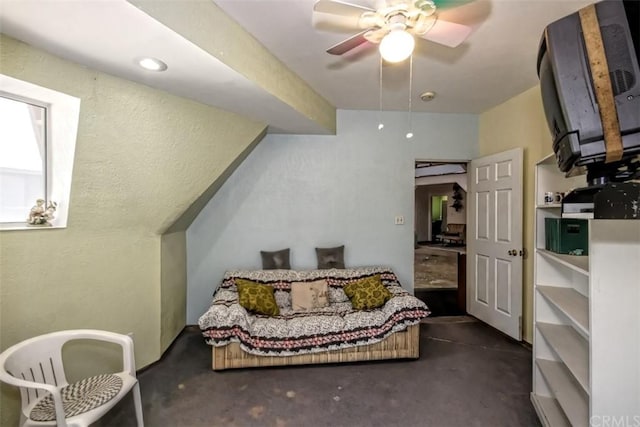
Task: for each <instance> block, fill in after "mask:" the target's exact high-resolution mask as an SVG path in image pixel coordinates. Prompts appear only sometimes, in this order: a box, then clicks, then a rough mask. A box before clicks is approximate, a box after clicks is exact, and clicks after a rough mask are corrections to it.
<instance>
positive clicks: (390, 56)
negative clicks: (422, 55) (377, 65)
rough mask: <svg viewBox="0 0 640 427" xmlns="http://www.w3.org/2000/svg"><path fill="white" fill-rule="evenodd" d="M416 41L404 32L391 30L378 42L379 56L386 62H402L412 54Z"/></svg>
mask: <svg viewBox="0 0 640 427" xmlns="http://www.w3.org/2000/svg"><path fill="white" fill-rule="evenodd" d="M415 45H416V41H415V39H414V38H413V36H412V35H411V34H409V33H407V32H406V31H404V30H393V31H391V32H390V33H389V34H387V35H386V36H384V38H383V39H382V41H381V42H380V48H379V49H380V55H382V58H383V59H384V60H385V61H387V62H402V61H404V60H405V59H407V58H408V57H410V56H411V54H412V53H413V49H414V47H415Z"/></svg>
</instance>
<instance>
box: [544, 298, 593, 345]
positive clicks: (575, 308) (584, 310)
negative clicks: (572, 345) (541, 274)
mask: <svg viewBox="0 0 640 427" xmlns="http://www.w3.org/2000/svg"><path fill="white" fill-rule="evenodd" d="M536 289H538V292H540V294H542V296H543V297H545V298H546V299H547V301H549V302H550V303H551V304H553V305H554V306H555V307H556V308H557V309H558V310H560V311H561V312H562V313H564V314H565V315H566V316H567V317H568V318H569V319H570V320H571V322H572V323H573V326H574V327H575V328H576V329H577V330H579V331H580V332H581V333H582V334H583V335H584V336H586V337H588V336H589V299H588V298H587V297H585V296H584V295H582V294H581V293H579V292H577V291H575V290H574V289H573V288H559V287H557V286H536Z"/></svg>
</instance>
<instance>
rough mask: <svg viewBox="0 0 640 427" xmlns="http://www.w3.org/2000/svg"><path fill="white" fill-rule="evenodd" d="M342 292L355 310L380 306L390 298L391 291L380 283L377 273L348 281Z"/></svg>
mask: <svg viewBox="0 0 640 427" xmlns="http://www.w3.org/2000/svg"><path fill="white" fill-rule="evenodd" d="M344 293H345V294H347V296H348V297H349V299H350V300H351V305H352V306H353V308H355V309H356V310H366V309H372V308H378V307H382V306H383V305H384V304H385V303H386V302H387V301H389V300H390V299H391V292H389V290H388V289H387V288H386V287H385V286H384V285H383V284H382V280H381V279H380V275H379V274H376V275H375V276H371V277H365V278H364V279H360V280H358V281H356V282H353V283H349V284H348V285H346V286H345V287H344Z"/></svg>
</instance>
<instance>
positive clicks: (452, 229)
mask: <svg viewBox="0 0 640 427" xmlns="http://www.w3.org/2000/svg"><path fill="white" fill-rule="evenodd" d="M465 227H466V224H448V225H447V231H448V232H449V233H458V234H460V235H461V236H464V229H465Z"/></svg>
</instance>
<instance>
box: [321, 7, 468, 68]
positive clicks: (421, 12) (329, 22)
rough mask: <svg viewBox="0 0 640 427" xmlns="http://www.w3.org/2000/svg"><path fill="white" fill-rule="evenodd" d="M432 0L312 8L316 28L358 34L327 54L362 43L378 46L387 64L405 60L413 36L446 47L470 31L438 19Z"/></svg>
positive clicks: (464, 26)
mask: <svg viewBox="0 0 640 427" xmlns="http://www.w3.org/2000/svg"><path fill="white" fill-rule="evenodd" d="M436 9H437V7H436V3H435V2H434V0H378V1H376V9H372V8H370V7H367V6H361V5H358V4H352V3H346V2H343V1H340V0H318V1H317V2H316V3H315V5H314V7H313V11H314V13H313V23H314V26H315V27H316V28H323V29H331V30H344V29H360V30H361V31H360V32H359V33H357V34H355V35H353V36H351V37H349V38H348V39H346V40H343V41H342V42H340V43H338V44H336V45H334V46H332V47H330V48H329V49H328V50H327V52H328V53H330V54H332V55H342V54H344V53H346V52H348V51H350V50H351V49H354V48H355V47H357V46H360V45H361V44H363V43H366V42H370V43H375V44H378V43H379V44H380V54H381V55H382V57H383V58H384V59H385V60H386V61H388V62H401V61H404V60H405V59H407V58H408V57H409V56H410V55H411V53H412V52H413V48H414V46H415V38H414V36H417V37H420V38H423V39H426V40H430V41H432V42H435V43H439V44H442V45H445V46H448V47H457V46H458V45H460V44H461V43H462V42H463V41H464V40H465V39H466V38H467V37H468V36H469V34H470V33H471V28H470V27H468V26H466V25H461V24H456V23H454V22H448V21H443V20H441V19H439V18H438V13H437V11H436Z"/></svg>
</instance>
